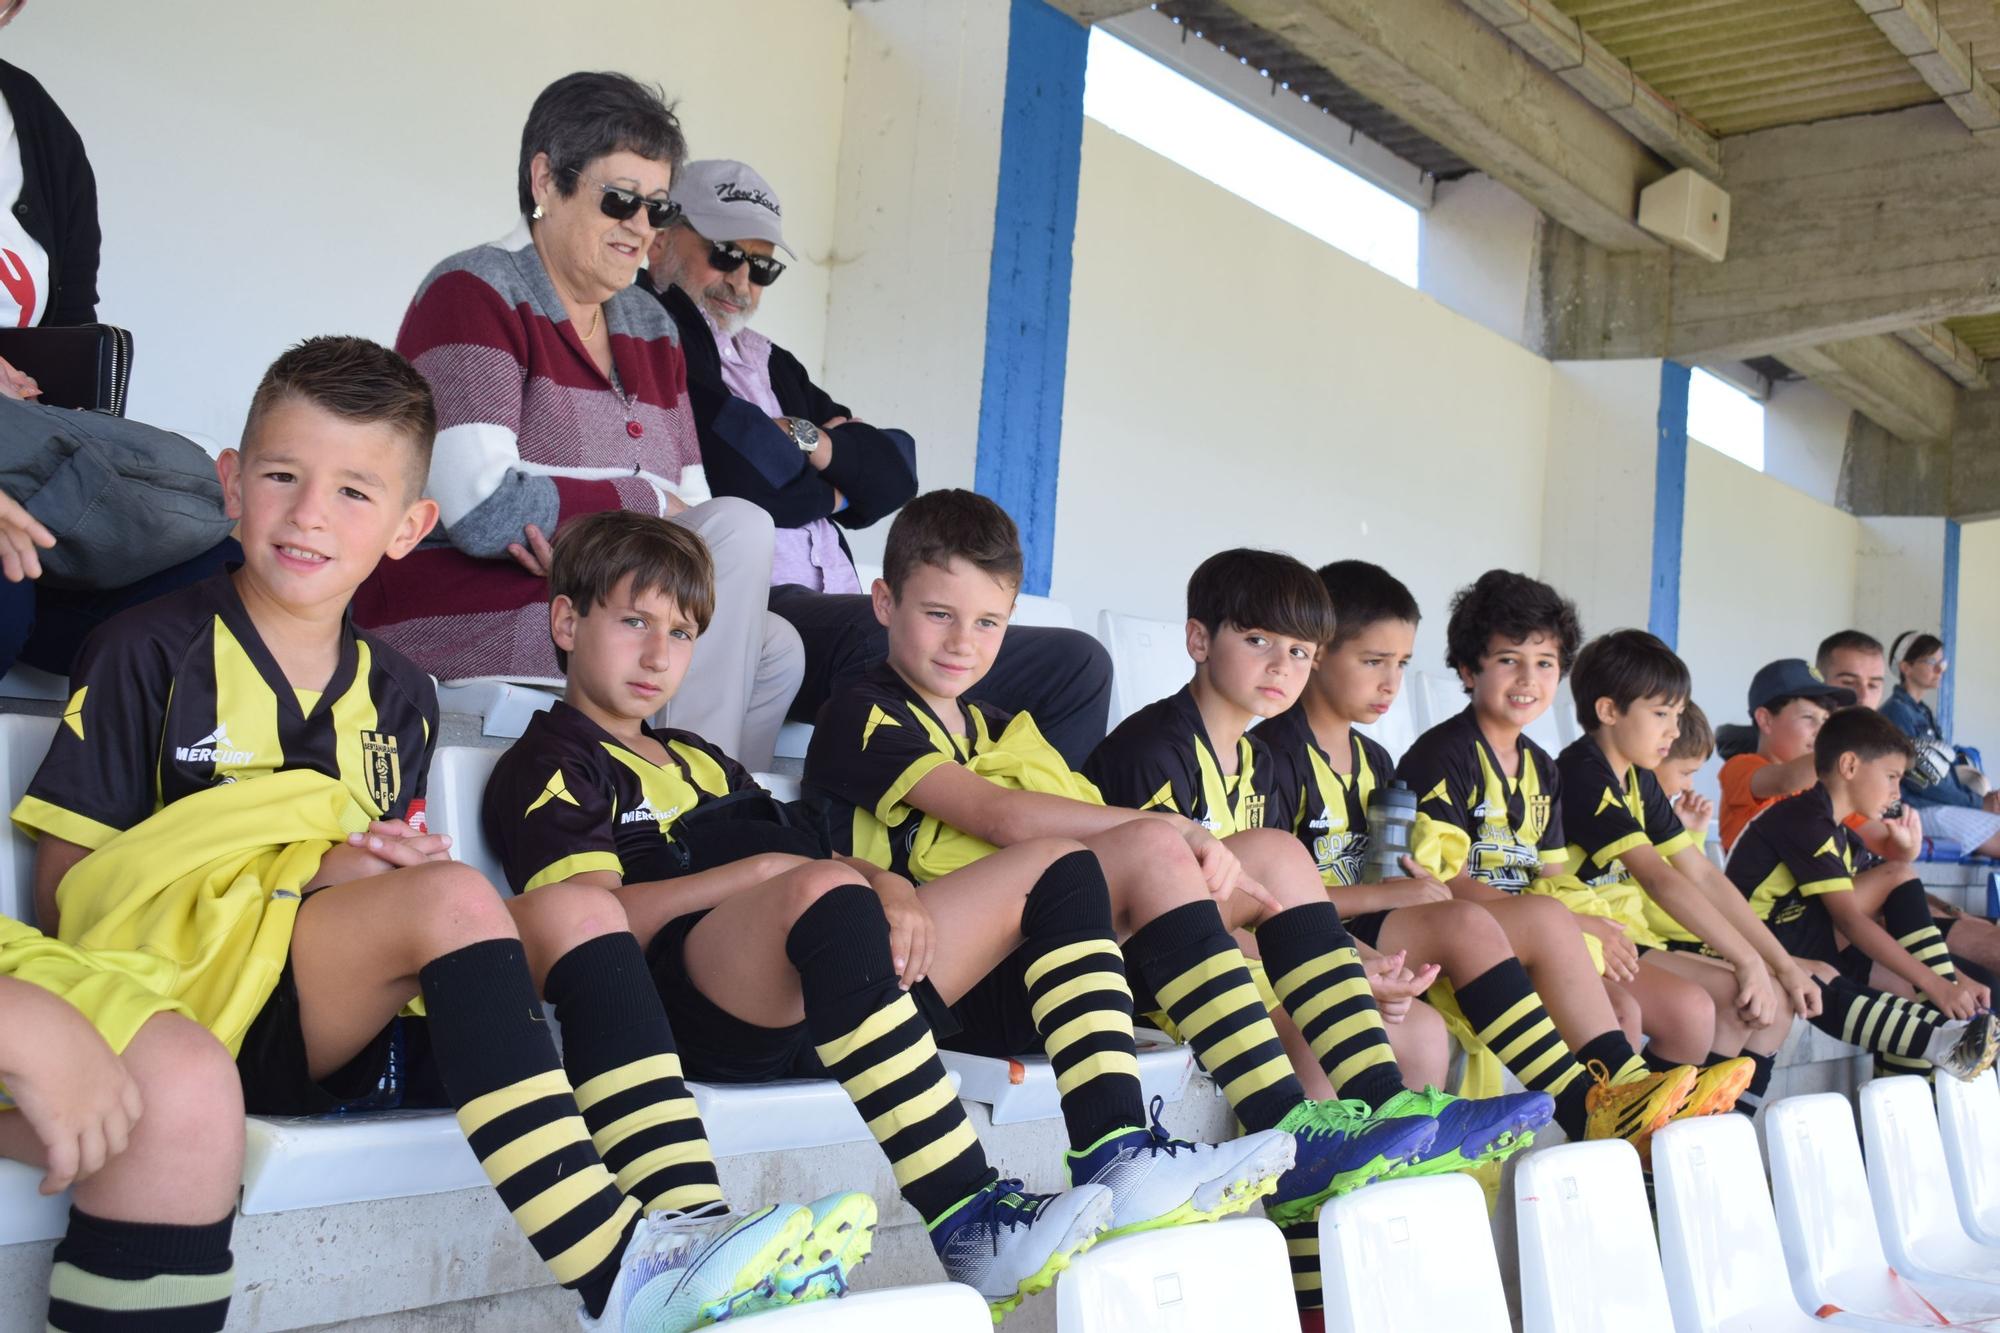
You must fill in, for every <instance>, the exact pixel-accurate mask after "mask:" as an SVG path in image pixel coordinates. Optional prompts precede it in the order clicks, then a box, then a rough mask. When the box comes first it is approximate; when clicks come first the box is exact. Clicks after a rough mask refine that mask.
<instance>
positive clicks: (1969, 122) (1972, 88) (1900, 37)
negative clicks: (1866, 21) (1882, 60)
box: [1854, 0, 2000, 135]
mask: <svg viewBox="0 0 2000 1333" xmlns="http://www.w3.org/2000/svg"><path fill="white" fill-rule="evenodd" d="M1854 3H1855V4H1857V5H1859V6H1860V7H1861V12H1862V13H1864V14H1866V15H1868V17H1869V18H1871V19H1873V20H1874V21H1875V26H1876V27H1878V28H1880V29H1881V30H1882V35H1883V36H1884V37H1887V38H1888V39H1889V42H1890V44H1891V45H1892V46H1894V47H1895V48H1896V49H1897V50H1898V51H1900V52H1902V53H1903V55H1904V57H1905V58H1906V59H1907V60H1909V62H1910V64H1911V65H1912V66H1913V67H1914V68H1915V69H1916V71H1917V73H1918V74H1920V75H1922V76H1923V80H1924V82H1925V83H1928V84H1929V85H1930V86H1931V89H1932V91H1934V92H1936V93H1937V95H1938V96H1940V97H1942V98H1943V99H1944V104H1945V105H1946V106H1948V107H1950V108H1951V110H1952V114H1953V115H1955V116H1957V117H1958V118H1959V119H1960V120H1962V121H1964V122H1965V127H1966V128H1967V129H1969V130H1971V131H1972V132H1973V133H1974V134H1977V135H1991V134H1996V133H2000V91H1995V89H1994V87H1993V85H1992V84H1991V83H1989V82H1987V80H1986V76H1985V75H1984V74H1981V73H1980V72H1979V67H1978V66H1977V65H1975V64H1974V63H1973V62H1972V53H1971V51H1970V50H1968V49H1967V48H1966V46H1965V45H1964V44H1963V43H1962V42H1960V41H1959V40H1958V39H1957V38H1955V37H1953V36H1952V35H1951V29H1950V28H1948V27H1947V26H1946V25H1945V23H1944V21H1943V20H1942V19H1940V18H1939V17H1938V12H1937V8H1936V6H1935V5H1933V4H1932V3H1931V0H1854Z"/></svg>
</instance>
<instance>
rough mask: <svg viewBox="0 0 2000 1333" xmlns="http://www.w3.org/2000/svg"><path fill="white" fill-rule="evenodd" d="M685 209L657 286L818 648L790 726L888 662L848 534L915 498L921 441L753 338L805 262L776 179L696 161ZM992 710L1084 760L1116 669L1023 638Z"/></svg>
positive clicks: (681, 195) (1009, 650) (1002, 660)
mask: <svg viewBox="0 0 2000 1333" xmlns="http://www.w3.org/2000/svg"><path fill="white" fill-rule="evenodd" d="M672 198H673V201H674V202H675V203H676V204H678V205H679V206H680V210H681V211H680V216H679V218H678V219H677V220H676V222H675V223H674V224H673V225H671V226H669V227H668V228H667V229H666V230H664V231H662V232H661V233H660V234H659V235H658V236H656V237H655V238H654V239H653V248H652V252H651V254H650V256H649V258H648V266H649V267H648V279H649V283H650V285H651V286H652V288H653V289H654V291H655V292H656V293H657V295H658V296H659V299H660V301H661V303H662V304H663V305H665V306H666V308H667V310H668V312H669V313H671V314H672V315H673V317H674V322H675V324H676V325H677V326H678V327H679V329H680V333H681V340H682V345H683V347H684V348H685V349H686V352H687V363H688V397H689V399H690V400H691V401H692V403H693V405H694V416H695V425H696V427H697V429H698V430H699V431H700V433H701V453H702V461H703V463H704V464H705V465H706V466H707V469H708V479H709V482H710V484H711V485H712V486H713V487H714V488H715V491H716V493H717V494H719V495H733V496H739V497H741V498H743V499H746V500H751V501H754V502H755V503H756V504H758V505H760V506H762V507H763V508H764V509H765V510H766V511H767V512H768V513H769V514H770V515H771V518H772V521H773V522H775V523H776V524H777V527H778V531H777V536H776V541H775V554H774V556H773V559H772V563H771V583H772V585H773V586H772V588H771V593H770V604H771V609H772V610H773V611H774V612H776V613H777V614H778V615H780V616H783V617H784V618H785V619H786V620H787V621H789V622H791V624H792V626H793V628H795V629H796V630H797V631H798V633H799V637H800V639H801V640H803V642H804V644H805V678H804V681H803V684H802V685H801V687H800V689H799V692H798V695H797V697H796V698H795V699H794V700H793V702H792V709H791V715H792V716H793V717H795V718H798V719H800V720H801V721H811V720H812V719H813V718H814V717H815V716H816V715H817V714H818V712H819V708H820V705H822V704H823V703H825V702H826V700H827V699H828V698H829V697H830V696H831V695H833V694H834V693H836V692H838V691H840V690H842V689H844V688H846V687H847V686H848V685H850V684H852V683H854V682H855V681H857V680H859V679H860V677H861V675H862V674H863V673H864V672H865V671H867V670H868V668H870V667H871V666H874V665H875V664H876V663H879V662H881V661H882V660H884V658H886V657H887V655H888V651H889V641H888V632H887V631H886V630H885V629H884V628H883V627H882V625H881V624H880V623H879V622H878V621H877V620H876V619H875V613H874V610H873V607H872V605H871V603H870V601H869V598H868V597H867V595H866V593H867V591H868V590H867V589H865V588H863V587H862V586H861V579H860V576H859V575H858V574H857V573H856V571H855V567H854V559H853V554H852V552H851V551H850V550H849V548H848V545H847V540H846V538H845V537H844V536H843V535H842V531H841V530H842V529H848V530H859V529H861V528H866V527H869V526H871V525H873V524H874V523H877V522H879V521H880V520H881V519H883V518H886V517H888V516H889V515H890V514H891V513H893V512H895V511H896V510H897V509H899V508H901V507H902V505H903V503H904V502H905V501H907V500H908V499H909V498H910V497H911V496H912V495H915V494H916V491H917V462H916V445H915V442H914V441H913V440H912V439H911V438H910V436H909V434H908V433H907V432H905V431H901V430H894V429H887V428H882V427H877V426H873V425H870V424H868V423H866V422H863V421H857V420H855V419H854V415H853V413H852V412H851V411H850V410H849V409H848V408H847V407H846V406H844V405H842V404H841V403H838V402H835V401H834V399H833V398H832V397H831V396H829V395H828V394H827V393H826V391H825V390H823V389H821V388H820V387H819V386H818V385H816V384H814V383H813V382H812V379H811V377H810V376H809V375H808V374H807V373H806V369H805V367H804V366H803V365H802V364H801V363H800V362H799V359H798V358H797V357H795V356H793V355H792V354H791V353H790V352H787V351H786V350H785V349H784V348H782V347H779V346H777V345H776V344H774V343H773V342H772V341H771V340H770V339H769V338H766V337H765V336H764V335H763V334H761V333H758V332H756V331H754V330H753V329H751V328H750V327H749V323H750V321H751V319H752V318H754V317H755V315H756V313H757V307H758V305H759V304H760V302H761V301H762V300H763V295H764V289H765V288H767V287H769V286H770V285H771V284H772V283H774V282H776V281H777V279H778V276H779V275H780V274H782V273H783V272H784V270H785V265H784V263H783V261H781V260H779V259H778V258H777V255H776V252H777V251H779V250H783V251H784V252H785V254H786V255H788V256H789V255H791V254H792V251H791V248H790V247H789V246H787V245H786V244H785V238H784V231H783V221H784V213H783V208H782V205H781V204H780V202H779V199H778V194H777V191H776V190H774V189H772V188H771V185H770V183H769V182H768V181H766V180H765V179H764V178H763V177H762V176H760V175H758V174H757V172H755V171H753V170H752V169H751V168H750V167H748V166H746V165H744V164H743V163H741V162H731V161H721V160H718V161H707V162H690V163H689V164H688V165H687V166H686V167H685V168H683V169H682V170H681V171H680V172H679V173H678V174H677V175H676V176H675V179H674V188H673V195H672ZM980 698H981V699H982V700H985V701H987V702H990V703H992V704H994V705H995V706H996V707H1000V708H1004V709H1006V710H1008V711H1009V712H1026V713H1030V714H1032V715H1033V717H1034V718H1035V720H1036V721H1037V722H1038V723H1040V724H1041V726H1042V730H1043V732H1044V734H1045V735H1046V737H1047V739H1048V740H1049V741H1050V742H1051V743H1052V744H1054V745H1055V747H1056V748H1057V749H1058V750H1060V751H1061V752H1062V754H1063V756H1064V757H1065V758H1066V759H1068V760H1069V762H1070V763H1071V764H1073V765H1074V764H1081V763H1082V762H1083V759H1084V756H1085V755H1087V754H1089V753H1090V751H1091V749H1092V748H1093V747H1094V746H1095V745H1096V744H1097V742H1098V741H1100V740H1102V739H1103V738H1104V728H1105V723H1106V721H1107V717H1108V714H1109V711H1110V702H1111V662H1110V657H1109V655H1108V654H1107V653H1106V652H1105V651H1104V649H1103V647H1102V646H1100V645H1099V644H1098V642H1097V641H1096V640H1095V639H1093V638H1092V637H1090V636H1089V635H1088V634H1083V633H1080V632H1078V631H1076V630H1070V629H1052V628H1038V627H1015V628H1012V629H1010V630H1009V631H1008V634H1007V637H1006V639H1005V641H1004V643H1003V646H1002V647H1001V649H1000V656H999V658H998V660H997V661H995V662H994V664H993V669H992V672H991V674H989V675H988V676H987V678H986V680H985V682H984V684H983V685H982V687H981V691H980ZM703 730H704V731H706V729H705V728H704V729H703Z"/></svg>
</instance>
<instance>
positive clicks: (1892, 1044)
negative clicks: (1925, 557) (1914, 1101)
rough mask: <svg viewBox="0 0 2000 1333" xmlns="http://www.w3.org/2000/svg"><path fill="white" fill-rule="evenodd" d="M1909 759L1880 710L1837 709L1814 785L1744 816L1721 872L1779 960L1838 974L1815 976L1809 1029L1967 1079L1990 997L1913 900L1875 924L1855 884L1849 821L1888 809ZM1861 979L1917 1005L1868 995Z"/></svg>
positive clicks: (1991, 1038) (1987, 1032) (1999, 1043)
mask: <svg viewBox="0 0 2000 1333" xmlns="http://www.w3.org/2000/svg"><path fill="white" fill-rule="evenodd" d="M1911 754H1912V751H1911V748H1910V742H1909V738H1908V737H1906V736H1904V735H1903V733H1902V732H1901V731H1899V730H1897V728H1896V725H1895V724H1894V723H1893V722H1890V721H1889V720H1888V719H1887V718H1885V717H1883V716H1882V715H1881V714H1880V713H1877V712H1875V711H1873V710H1872V709H1867V708H1853V707H1850V708H1842V709H1840V710H1839V711H1838V712H1836V713H1834V714H1833V715H1832V716H1831V717H1829V718H1828V719H1827V720H1826V722H1825V724H1824V725H1823V726H1821V728H1820V730H1819V735H1818V736H1817V737H1815V738H1814V740H1813V759H1814V766H1815V768H1816V769H1817V771H1818V774H1819V781H1818V782H1816V783H1814V784H1813V785H1812V786H1811V787H1808V788H1807V789H1806V790H1804V791H1802V792H1799V793H1798V794H1797V795H1794V796H1788V797H1786V798H1785V799H1783V800H1781V801H1779V802H1778V803H1777V804H1775V805H1773V806H1771V807H1770V808H1769V809H1768V810H1766V811H1764V813H1762V814H1760V815H1758V816H1757V818H1755V819H1753V820H1751V821H1750V823H1749V824H1748V825H1747V826H1746V827H1745V828H1744V830H1743V833H1742V835H1741V836H1740V837H1738V838H1737V840H1736V850H1735V851H1734V852H1732V853H1731V854H1730V857H1729V867H1728V871H1727V873H1728V876H1729V882H1730V883H1731V884H1733V885H1734V886H1735V887H1736V890H1737V892H1739V893H1740V894H1742V895H1743V896H1744V897H1745V898H1747V899H1748V900H1749V903H1750V909H1751V911H1753V912H1754V913H1756V915H1757V918H1758V919H1759V920H1760V921H1762V922H1764V923H1765V925H1767V926H1768V927H1769V928H1770V933H1771V934H1772V935H1773V936H1775V937H1776V938H1777V940H1778V943H1779V944H1780V945H1781V946H1783V948H1784V949H1785V951H1786V952H1787V953H1789V954H1791V955H1793V956H1794V957H1796V958H1799V959H1801V960H1804V961H1806V962H1807V963H1809V964H1810V963H1819V964H1824V965H1826V967H1828V968H1831V969H1833V971H1834V972H1835V973H1837V977H1836V978H1835V979H1833V980H1831V981H1827V980H1826V972H1825V970H1824V969H1821V970H1820V971H1819V976H1820V977H1821V979H1822V982H1823V988H1824V1001H1825V1003H1824V1012H1823V1014H1822V1015H1821V1017H1820V1018H1818V1019H1816V1020H1815V1024H1816V1026H1818V1027H1820V1028H1821V1029H1822V1030H1824V1031H1827V1032H1830V1033H1833V1034H1834V1035H1835V1036H1838V1037H1839V1038H1840V1039H1841V1040H1843V1041H1847V1042H1851V1043H1854V1044H1855V1045H1859V1046H1864V1047H1867V1048H1868V1049H1870V1050H1872V1051H1874V1052H1876V1054H1877V1058H1878V1059H1882V1058H1888V1057H1893V1058H1895V1059H1896V1060H1897V1061H1899V1062H1900V1063H1902V1064H1903V1065H1905V1066H1906V1067H1916V1068H1921V1066H1922V1065H1923V1064H1933V1065H1936V1066H1938V1067H1939V1068H1941V1069H1945V1070H1947V1071H1948V1072H1950V1073H1952V1074H1956V1075H1957V1076H1958V1077H1960V1078H1974V1077H1977V1076H1978V1075H1980V1074H1982V1073H1984V1072H1985V1071H1986V1070H1987V1069H1989V1068H1991V1067H1992V1064H1993V1059H1994V1055H1995V1052H1996V1049H2000V1020H1996V1019H1995V1017H1994V1015H1993V1013H1992V1002H1993V998H1992V995H1991V994H1990V993H1989V992H1988V991H1987V989H1986V987H1984V986H1982V985H1980V984H1979V983H1978V982H1976V981H1972V980H1970V979H1968V978H1964V977H1961V976H1960V975H1959V974H1958V969H1957V967H1956V965H1955V964H1954V963H1953V961H1952V956H1951V952H1950V950H1949V949H1948V948H1946V946H1945V943H1944V939H1943V937H1942V936H1941V935H1939V934H1938V932H1937V929H1936V928H1935V927H1934V926H1933V925H1932V924H1931V920H1930V913H1929V911H1928V910H1927V909H1925V908H1924V906H1923V900H1922V898H1921V896H1920V895H1919V896H1918V897H1917V898H1916V901H1915V903H1914V904H1913V906H1912V908H1911V909H1910V919H1909V920H1908V921H1904V920H1901V919H1892V920H1890V921H1888V922H1887V923H1886V924H1885V923H1878V922H1876V921H1875V920H1874V919H1873V918H1872V917H1871V916H1870V915H1869V912H1868V909H1867V906H1866V905H1865V904H1864V903H1863V902H1862V901H1861V899H1860V895H1859V894H1857V893H1856V892H1855V889H1854V877H1855V871H1856V869H1857V867H1859V866H1861V865H1863V864H1865V862H1866V858H1867V856H1868V852H1867V851H1866V849H1865V848H1863V847H1862V846H1861V842H1860V836H1859V835H1858V834H1857V833H1856V832H1855V830H1854V829H1853V828H1852V827H1850V826H1849V823H1848V821H1849V820H1850V818H1851V817H1852V816H1854V815H1856V814H1859V815H1861V816H1862V817H1863V818H1864V819H1874V818H1877V817H1879V816H1880V815H1881V814H1882V813H1883V812H1884V811H1885V810H1887V809H1888V808H1889V806H1890V805H1891V804H1892V803H1893V802H1895V800H1896V799H1897V796H1898V792H1899V790H1900V784H1901V782H1902V778H1903V772H1904V770H1905V769H1906V768H1907V767H1908V765H1909V763H1910V759H1911ZM1885 911H1886V909H1885ZM1919 913H1921V915H1919ZM1843 938H1844V939H1845V940H1846V941H1847V943H1846V944H1845V945H1843V944H1842V939H1843ZM1871 973H1872V974H1874V975H1877V976H1882V977H1884V978H1885V979H1888V978H1893V979H1894V980H1896V981H1899V982H1901V983H1902V984H1903V985H1905V986H1908V987H1910V988H1911V989H1912V990H1913V991H1914V992H1915V993H1916V994H1917V995H1919V996H1921V997H1922V999H1921V1000H1915V1001H1912V1000H1908V999H1904V998H1902V997H1900V996H1891V995H1888V994H1886V993H1884V992H1880V991H1869V990H1867V989H1866V982H1867V981H1868V980H1869V978H1870V976H1871Z"/></svg>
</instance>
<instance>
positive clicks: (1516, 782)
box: [1396, 705, 1569, 893]
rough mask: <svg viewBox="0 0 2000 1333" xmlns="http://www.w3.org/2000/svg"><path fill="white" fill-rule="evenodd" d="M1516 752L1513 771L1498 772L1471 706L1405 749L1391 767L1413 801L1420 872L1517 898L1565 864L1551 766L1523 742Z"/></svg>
mask: <svg viewBox="0 0 2000 1333" xmlns="http://www.w3.org/2000/svg"><path fill="white" fill-rule="evenodd" d="M1519 746H1520V764H1519V770H1518V771H1517V772H1515V773H1506V772H1503V771H1502V769H1501V767H1500V761H1499V759H1498V757H1496V756H1495V755H1494V753H1493V747H1492V746H1491V745H1489V744H1488V743H1487V741H1486V737H1485V736H1484V735H1482V734H1481V733H1480V730H1479V721H1478V719H1477V718H1476V717H1475V716H1474V714H1473V711H1472V708H1471V706H1470V705H1467V707H1466V709H1465V711H1464V712H1462V713H1460V714H1459V715H1458V716H1456V717H1453V718H1448V719H1447V720H1445V721H1443V722H1440V723H1439V724H1438V725H1437V726H1435V727H1432V728H1431V729H1430V730H1429V731H1427V732H1425V733H1424V734H1423V735H1421V736H1419V737H1417V740H1416V743H1415V744H1414V745H1412V746H1410V749H1409V752H1408V753H1407V754H1405V755H1404V756H1403V758H1402V761H1401V762H1400V763H1398V764H1397V766H1396V768H1397V774H1398V776H1399V777H1400V778H1401V779H1402V780H1403V781H1404V782H1406V783H1408V784H1409V787H1410V790H1411V791H1413V792H1415V793H1416V794H1417V821H1416V826H1415V827H1414V828H1413V829H1412V830H1411V832H1410V850H1411V852H1412V853H1413V854H1414V855H1415V857H1416V859H1417V861H1418V863H1419V864H1421V865H1422V866H1423V867H1424V869H1426V870H1428V871H1429V872H1430V873H1431V874H1433V875H1436V876H1437V877H1438V878H1439V879H1444V880H1450V879H1456V878H1457V877H1458V875H1459V873H1460V872H1461V871H1463V872H1465V873H1468V874H1470V875H1471V876H1472V877H1473V878H1474V879H1477V880H1479V881H1480V882H1481V883H1483V884H1486V885H1488V886H1489V887H1491V888H1495V889H1500V890H1502V891H1503V892H1507V893H1520V892H1521V891H1523V890H1524V889H1526V888H1527V887H1528V886H1529V885H1530V884H1532V883H1534V881H1535V880H1536V878H1538V876H1539V873H1540V871H1539V867H1541V866H1542V865H1545V864H1546V865H1551V866H1560V865H1562V864H1563V863H1564V862H1565V861H1566V860H1567V859H1568V856H1569V852H1568V848H1567V844H1566V843H1565V841H1564V839H1563V828H1562V805H1561V798H1562V778H1561V776H1560V774H1559V773H1558V771H1557V769H1556V765H1555V761H1554V760H1553V759H1551V758H1550V757H1549V752H1548V751H1547V750H1544V749H1543V748H1542V747H1541V746H1539V745H1537V744H1535V742H1533V741H1532V740H1530V739H1528V737H1527V736H1525V735H1523V736H1522V737H1521V738H1520V741H1519Z"/></svg>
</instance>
